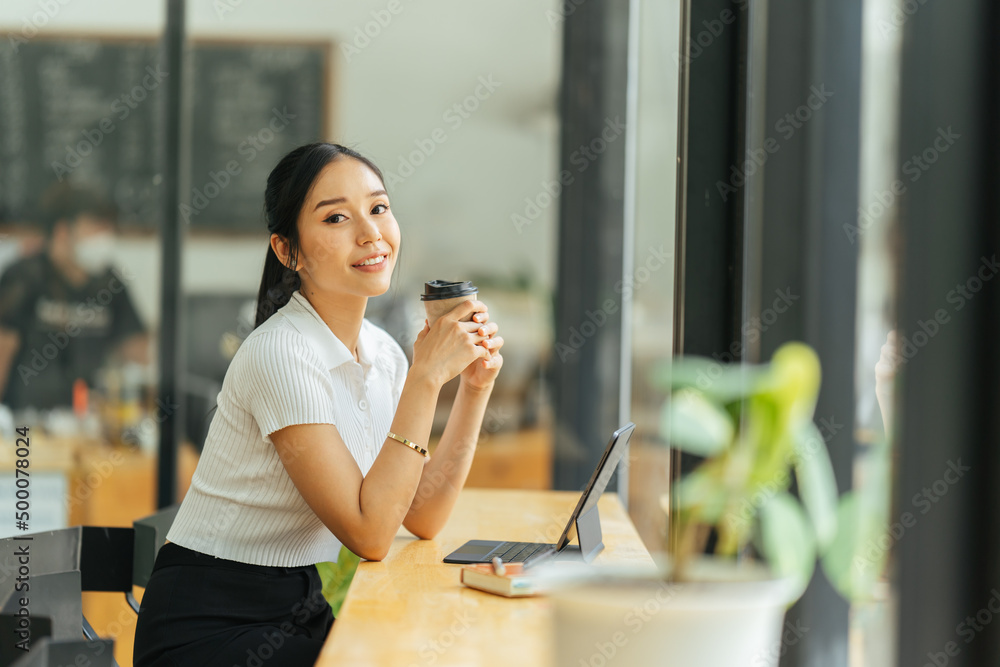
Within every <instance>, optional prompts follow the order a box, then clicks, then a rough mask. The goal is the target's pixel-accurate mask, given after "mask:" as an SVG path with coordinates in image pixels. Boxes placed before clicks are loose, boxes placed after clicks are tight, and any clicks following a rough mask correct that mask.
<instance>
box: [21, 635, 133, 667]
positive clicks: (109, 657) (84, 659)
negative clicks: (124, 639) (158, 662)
mask: <svg viewBox="0 0 1000 667" xmlns="http://www.w3.org/2000/svg"><path fill="white" fill-rule="evenodd" d="M114 645H115V643H114V641H112V640H110V639H98V640H97V641H85V640H82V639H52V638H51V637H43V638H41V639H39V640H36V641H32V643H31V650H30V651H28V652H27V653H26V654H24V656H23V657H21V658H20V659H19V660H17V662H13V663H7V664H10V665H12V667H57V666H62V665H88V667H113V666H115V667H117V666H116V663H115V659H114Z"/></svg>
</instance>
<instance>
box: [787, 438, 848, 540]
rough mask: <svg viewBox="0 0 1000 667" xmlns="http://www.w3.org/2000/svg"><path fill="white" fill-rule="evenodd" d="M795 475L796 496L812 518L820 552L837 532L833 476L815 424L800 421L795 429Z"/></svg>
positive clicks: (827, 454)
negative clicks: (797, 493) (796, 482)
mask: <svg viewBox="0 0 1000 667" xmlns="http://www.w3.org/2000/svg"><path fill="white" fill-rule="evenodd" d="M794 437H795V479H796V481H798V487H799V488H798V490H799V497H800V498H802V504H803V505H804V506H805V508H806V512H808V513H809V518H810V519H812V524H813V530H815V531H816V541H817V543H818V545H819V550H820V552H823V551H825V550H826V548H827V547H828V546H829V545H830V542H832V541H833V538H834V536H835V535H836V534H837V480H836V478H835V477H834V474H833V465H832V464H831V463H830V455H829V453H828V452H827V449H826V442H824V440H823V435H822V434H821V433H820V431H819V429H818V428H816V424H814V423H813V422H811V421H809V422H804V423H802V424H801V425H800V426H799V428H798V429H796V431H795V436H794Z"/></svg>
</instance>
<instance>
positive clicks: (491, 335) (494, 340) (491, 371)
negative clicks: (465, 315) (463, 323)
mask: <svg viewBox="0 0 1000 667" xmlns="http://www.w3.org/2000/svg"><path fill="white" fill-rule="evenodd" d="M472 319H473V321H474V322H475V323H477V324H478V325H479V329H478V330H477V333H478V334H479V335H480V336H483V337H484V338H485V339H484V340H483V342H482V343H481V345H482V346H483V347H485V348H486V349H487V350H488V351H489V356H487V357H486V358H484V359H476V360H475V361H473V362H472V363H471V364H469V365H468V366H466V367H465V370H464V371H462V384H463V385H464V386H466V387H470V388H471V389H477V390H483V389H487V388H489V387H492V386H493V382H494V381H495V380H496V379H497V374H498V373H499V372H500V367H501V366H503V357H502V356H501V355H500V348H501V347H503V338H501V337H500V336H497V335H496V333H497V331H498V330H499V327H498V326H497V323H496V322H489V321H488V320H489V319H490V315H489V313H488V312H487V311H485V310H484V311H482V312H480V313H476V314H475V315H474V316H473V318H472Z"/></svg>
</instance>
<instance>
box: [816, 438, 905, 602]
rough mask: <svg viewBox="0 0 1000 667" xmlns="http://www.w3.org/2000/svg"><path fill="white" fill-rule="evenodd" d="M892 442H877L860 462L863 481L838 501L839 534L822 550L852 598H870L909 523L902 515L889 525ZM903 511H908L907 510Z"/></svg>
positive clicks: (830, 571) (834, 578)
mask: <svg viewBox="0 0 1000 667" xmlns="http://www.w3.org/2000/svg"><path fill="white" fill-rule="evenodd" d="M888 453H889V446H888V443H886V442H882V443H879V444H876V446H875V447H873V449H872V450H871V451H870V452H869V453H868V455H867V456H866V457H865V458H864V459H862V461H861V462H860V468H861V470H860V476H861V479H860V483H859V484H858V488H857V489H856V490H854V491H849V492H848V493H845V494H844V495H843V496H842V497H841V499H840V504H839V505H838V507H837V536H836V538H835V539H834V540H833V543H832V544H831V545H830V548H829V549H828V550H827V552H826V553H825V554H824V555H823V560H822V563H823V571H824V572H826V576H827V578H828V579H829V580H830V582H831V583H832V584H833V586H834V587H835V588H836V589H837V591H838V592H839V593H840V594H841V595H843V596H844V597H845V598H847V599H848V600H864V599H871V598H872V597H873V596H874V594H875V591H874V586H875V583H876V582H877V581H878V579H879V578H880V577H881V576H882V574H883V573H884V572H885V567H886V563H887V562H888V558H889V550H890V549H891V548H892V544H893V542H894V541H895V540H896V539H899V538H901V537H902V536H903V535H904V534H905V531H906V528H907V526H906V525H904V523H903V521H904V520H905V518H901V519H900V520H899V521H897V522H895V524H894V525H893V526H892V531H894V532H890V530H889V503H890V493H889V489H888V481H889V479H890V466H889V456H888ZM903 517H905V513H904V515H903ZM911 525H912V524H911Z"/></svg>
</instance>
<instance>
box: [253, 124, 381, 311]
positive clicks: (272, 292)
mask: <svg viewBox="0 0 1000 667" xmlns="http://www.w3.org/2000/svg"><path fill="white" fill-rule="evenodd" d="M341 156H347V157H350V158H354V159H355V160H359V161H360V162H363V163H364V164H365V165H367V166H368V168H369V169H371V170H372V171H373V172H375V175H376V176H378V178H379V180H380V181H382V183H383V185H384V184H385V179H384V178H383V177H382V172H381V171H380V170H379V168H378V167H376V166H375V163H373V162H372V161H371V160H369V159H368V158H366V157H364V156H363V155H361V154H359V153H357V152H355V151H353V150H351V149H350V148H347V147H345V146H341V145H340V144H331V143H325V142H317V143H313V144H306V145H305V146H299V147H298V148H296V149H295V150H293V151H292V152H290V153H289V154H288V155H286V156H285V157H283V158H281V161H280V162H278V164H277V165H276V166H275V167H274V169H272V170H271V173H270V175H269V176H268V177H267V188H266V189H265V190H264V219H265V220H266V222H267V231H269V232H271V233H272V234H278V235H280V236H281V237H283V238H284V239H286V240H287V241H288V246H289V248H288V250H289V253H288V260H289V263H290V264H291V266H293V267H295V266H297V262H298V256H299V227H298V221H299V212H300V211H301V210H302V205H303V204H304V203H305V200H306V195H308V194H309V189H310V188H311V187H312V184H313V181H315V180H316V177H317V176H318V175H319V173H320V172H321V171H322V170H323V168H324V167H326V165H328V164H330V163H331V162H333V161H334V160H336V159H337V158H339V157H341ZM301 286H302V280H301V278H300V276H299V273H298V272H297V271H295V270H294V269H290V268H288V267H287V266H285V265H284V264H282V263H281V260H280V259H278V256H277V255H276V254H275V253H274V248H272V247H271V246H270V244H268V248H267V257H266V258H265V259H264V275H263V276H262V277H261V279H260V291H259V292H258V293H257V317H256V321H255V322H254V329H256V328H257V327H259V326H260V325H261V324H263V323H264V322H266V321H267V318H269V317H271V315H273V314H274V313H276V312H277V311H278V309H279V308H281V307H282V306H284V305H285V304H286V303H288V300H289V299H291V298H292V293H293V292H294V291H295V290H297V289H299V288H300V287H301Z"/></svg>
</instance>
